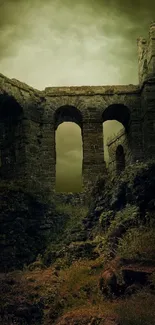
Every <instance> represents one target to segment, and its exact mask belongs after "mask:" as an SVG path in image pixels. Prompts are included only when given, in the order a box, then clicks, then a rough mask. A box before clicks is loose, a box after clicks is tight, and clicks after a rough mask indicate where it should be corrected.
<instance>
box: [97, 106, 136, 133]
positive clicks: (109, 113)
mask: <svg viewBox="0 0 155 325" xmlns="http://www.w3.org/2000/svg"><path fill="white" fill-rule="evenodd" d="M108 120H117V121H118V122H120V123H122V124H123V126H124V127H125V129H126V131H127V130H128V127H129V122H130V110H129V108H128V107H127V106H126V105H124V104H112V105H110V106H108V107H107V108H106V109H105V110H104V112H103V114H102V121H103V122H105V121H108Z"/></svg>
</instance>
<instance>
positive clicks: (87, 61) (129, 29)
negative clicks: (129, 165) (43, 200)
mask: <svg viewBox="0 0 155 325" xmlns="http://www.w3.org/2000/svg"><path fill="white" fill-rule="evenodd" d="M152 20H155V1H154V0H147V1H146V0H145V1H144V0H124V1H123V0H105V1H104V0H83V1H81V0H79V1H73V0H62V1H61V0H50V1H49V0H44V1H43V0H42V1H41V0H36V1H35V0H34V1H33V0H12V1H7V0H0V72H1V73H2V74H4V75H6V76H8V77H10V78H16V79H19V80H21V81H23V82H25V83H27V84H29V85H31V86H33V87H35V88H38V89H44V88H45V87H46V86H72V85H105V84H106V85H108V84H109V85H110V84H128V83H130V84H131V83H133V84H137V83H138V67H137V43H136V39H137V38H138V37H139V36H143V37H147V36H148V29H149V24H150V23H151V21H152ZM111 128H112V129H113V130H115V132H117V131H118V130H119V128H120V125H118V124H117V123H115V122H106V123H105V125H104V132H105V138H107V137H109V136H110V135H111V134H112V131H111ZM56 139H57V186H58V188H59V189H61V190H65V189H66V190H70V191H72V190H76V189H77V190H78V188H79V185H80V181H79V180H80V173H81V160H82V143H81V138H80V129H79V127H78V126H76V125H75V124H74V123H63V124H62V125H60V126H59V128H58V131H57V137H56ZM106 156H107V154H106Z"/></svg>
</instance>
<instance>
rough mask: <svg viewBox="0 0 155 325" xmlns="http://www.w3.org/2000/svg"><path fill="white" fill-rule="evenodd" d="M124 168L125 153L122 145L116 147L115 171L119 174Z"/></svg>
mask: <svg viewBox="0 0 155 325" xmlns="http://www.w3.org/2000/svg"><path fill="white" fill-rule="evenodd" d="M124 169H125V153H124V149H123V146H122V145H118V147H117V149H116V173H117V175H119V173H121V172H122V171H123V170H124Z"/></svg>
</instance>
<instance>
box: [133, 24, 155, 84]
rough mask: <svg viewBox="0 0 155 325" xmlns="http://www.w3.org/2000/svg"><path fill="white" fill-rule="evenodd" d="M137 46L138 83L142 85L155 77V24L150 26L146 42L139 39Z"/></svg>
mask: <svg viewBox="0 0 155 325" xmlns="http://www.w3.org/2000/svg"><path fill="white" fill-rule="evenodd" d="M137 45H138V69H139V83H140V85H142V84H143V83H144V82H145V81H147V80H149V79H150V78H152V77H153V78H154V76H155V22H152V23H151V25H150V29H149V37H148V40H146V39H145V38H142V37H140V38H138V40H137Z"/></svg>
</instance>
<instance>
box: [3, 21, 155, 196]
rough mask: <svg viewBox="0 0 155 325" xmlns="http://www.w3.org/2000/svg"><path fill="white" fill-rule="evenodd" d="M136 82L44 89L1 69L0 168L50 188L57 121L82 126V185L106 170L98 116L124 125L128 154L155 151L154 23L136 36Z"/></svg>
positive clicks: (34, 186)
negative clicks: (145, 33) (142, 35)
mask: <svg viewBox="0 0 155 325" xmlns="http://www.w3.org/2000/svg"><path fill="white" fill-rule="evenodd" d="M137 43H138V70H139V85H122V86H82V87H48V88H45V90H43V91H39V90H36V89H34V88H32V87H29V86H28V85H26V84H24V83H22V82H20V81H18V80H15V79H9V78H6V77H5V76H3V75H0V133H1V134H0V153H1V166H0V174H1V179H2V180H7V181H16V182H17V183H19V184H21V185H22V186H24V187H25V188H27V189H29V190H30V191H31V192H33V193H43V192H44V193H46V194H47V195H51V193H52V192H53V191H54V190H55V178H56V149H55V132H56V129H57V127H58V126H59V124H61V123H62V122H68V121H73V122H75V123H77V124H78V125H79V126H80V128H81V134H82V141H83V164H82V177H83V190H86V189H87V188H88V187H89V185H90V184H91V183H92V182H94V180H95V179H96V177H97V176H98V175H99V174H103V173H105V172H106V168H105V162H104V152H103V122H105V121H107V120H117V121H119V122H121V123H122V124H123V126H124V128H125V133H126V143H127V145H128V160H127V162H126V164H129V163H133V162H134V161H135V160H143V159H145V158H148V157H149V158H151V157H154V156H155V23H152V24H151V25H150V30H149V38H148V41H146V40H144V39H143V38H140V39H138V41H137Z"/></svg>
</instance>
